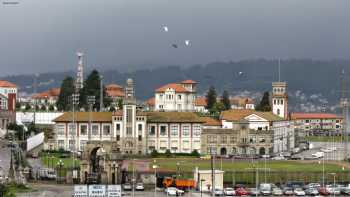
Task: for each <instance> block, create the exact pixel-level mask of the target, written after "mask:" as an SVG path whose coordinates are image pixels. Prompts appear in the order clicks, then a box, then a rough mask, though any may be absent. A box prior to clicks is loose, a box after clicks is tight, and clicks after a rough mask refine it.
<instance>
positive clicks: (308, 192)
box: [305, 187, 319, 196]
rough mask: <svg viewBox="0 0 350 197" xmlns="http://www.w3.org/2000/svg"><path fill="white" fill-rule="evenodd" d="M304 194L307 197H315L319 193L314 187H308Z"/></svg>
mask: <svg viewBox="0 0 350 197" xmlns="http://www.w3.org/2000/svg"><path fill="white" fill-rule="evenodd" d="M305 194H306V195H308V196H317V195H318V194H319V192H318V190H317V188H316V187H310V188H308V189H306V190H305Z"/></svg>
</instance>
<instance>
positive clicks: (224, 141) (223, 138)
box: [221, 136, 227, 144]
mask: <svg viewBox="0 0 350 197" xmlns="http://www.w3.org/2000/svg"><path fill="white" fill-rule="evenodd" d="M221 143H222V144H226V143H227V137H226V136H221Z"/></svg>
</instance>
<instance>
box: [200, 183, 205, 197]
mask: <svg viewBox="0 0 350 197" xmlns="http://www.w3.org/2000/svg"><path fill="white" fill-rule="evenodd" d="M204 181H205V180H204V179H201V197H203V182H204Z"/></svg>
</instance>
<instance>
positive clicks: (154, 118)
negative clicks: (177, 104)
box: [147, 112, 204, 123]
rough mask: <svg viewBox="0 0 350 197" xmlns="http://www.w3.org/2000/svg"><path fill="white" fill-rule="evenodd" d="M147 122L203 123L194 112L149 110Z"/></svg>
mask: <svg viewBox="0 0 350 197" xmlns="http://www.w3.org/2000/svg"><path fill="white" fill-rule="evenodd" d="M147 122H164V123H166V122H167V123H169V122H176V123H180V122H183V123H203V122H204V121H203V120H202V119H201V118H200V117H199V116H198V115H197V114H196V113H193V112H147Z"/></svg>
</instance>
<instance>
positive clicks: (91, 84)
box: [79, 70, 111, 110]
mask: <svg viewBox="0 0 350 197" xmlns="http://www.w3.org/2000/svg"><path fill="white" fill-rule="evenodd" d="M102 88H103V105H104V106H103V107H106V106H110V104H111V99H110V98H109V97H108V96H107V93H106V88H105V87H102ZM100 91H101V77H100V74H99V72H98V71H97V70H93V71H92V72H91V73H90V74H89V76H88V77H87V78H86V80H85V81H84V87H83V88H82V89H81V91H80V103H79V104H80V107H84V108H85V109H88V103H87V96H95V99H96V102H95V105H94V106H93V107H94V108H96V109H100ZM100 110H101V109H100Z"/></svg>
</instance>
